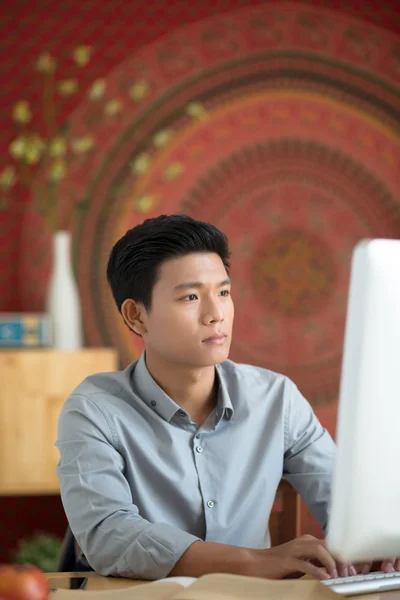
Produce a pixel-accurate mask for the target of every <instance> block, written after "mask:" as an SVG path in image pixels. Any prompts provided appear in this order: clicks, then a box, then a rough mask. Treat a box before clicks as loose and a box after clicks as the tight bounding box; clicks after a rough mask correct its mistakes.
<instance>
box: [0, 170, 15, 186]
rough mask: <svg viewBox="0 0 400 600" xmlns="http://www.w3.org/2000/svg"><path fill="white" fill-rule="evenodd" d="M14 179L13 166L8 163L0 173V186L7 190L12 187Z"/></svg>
mask: <svg viewBox="0 0 400 600" xmlns="http://www.w3.org/2000/svg"><path fill="white" fill-rule="evenodd" d="M15 181H16V172H15V167H12V166H11V165H8V166H7V167H5V168H4V169H3V170H2V171H1V173H0V187H2V188H3V190H7V189H8V188H10V187H12V186H13V185H14V183H15Z"/></svg>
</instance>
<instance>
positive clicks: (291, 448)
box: [56, 355, 335, 579]
mask: <svg viewBox="0 0 400 600" xmlns="http://www.w3.org/2000/svg"><path fill="white" fill-rule="evenodd" d="M216 373H217V377H218V379H219V393H218V401H217V406H216V408H215V409H214V411H213V412H212V413H211V414H210V416H209V417H208V419H207V420H206V422H205V423H204V424H203V425H202V426H201V427H200V428H198V427H197V425H196V424H195V423H193V422H191V420H190V418H189V415H188V414H187V412H186V411H185V410H183V409H182V408H181V407H180V406H178V405H177V404H176V403H175V402H174V401H173V400H172V399H171V398H169V397H168V396H167V395H166V394H165V393H164V392H163V391H162V390H161V388H160V387H159V386H158V385H157V383H156V382H155V381H154V379H153V378H152V377H151V375H150V373H149V372H148V370H147V368H146V362H145V358H144V355H142V357H141V358H140V359H139V360H138V361H136V362H134V363H132V364H131V365H130V366H129V367H128V368H127V369H126V370H125V371H121V372H116V373H104V374H98V375H93V376H92V377H89V378H88V379H86V380H85V381H83V383H81V384H80V385H79V386H78V387H77V388H76V390H75V391H74V392H73V393H72V394H71V396H70V397H69V398H68V399H67V401H66V403H65V405H64V407H63V409H62V412H61V415H60V419H59V430H58V441H57V444H56V445H57V447H58V449H59V452H60V462H59V465H58V468H57V473H58V476H59V479H60V485H61V497H62V501H63V504H64V508H65V511H66V514H67V517H68V521H69V523H70V526H71V529H72V531H73V533H74V535H75V537H76V539H77V541H78V543H79V545H80V547H81V548H82V551H83V553H84V554H85V556H86V557H87V560H88V561H89V564H90V565H91V566H92V567H93V568H94V569H95V570H96V571H98V572H100V573H102V574H103V575H108V574H113V575H120V576H126V577H133V578H141V579H158V578H162V577H165V576H167V575H168V573H169V572H170V571H171V570H172V568H173V567H174V565H175V563H176V562H177V561H178V559H179V558H180V557H181V555H182V554H183V553H184V552H185V550H187V548H188V547H189V546H190V545H191V544H192V543H193V542H194V541H196V540H205V541H208V542H220V543H223V544H232V545H236V546H242V547H250V548H265V547H268V545H269V533H268V521H269V517H270V512H271V507H272V504H273V501H274V497H275V493H276V490H277V486H278V484H279V481H280V479H281V478H282V475H283V476H285V478H286V479H287V480H288V481H289V482H290V483H291V484H292V485H293V486H294V487H295V488H296V489H297V491H298V492H299V493H300V494H301V496H302V497H303V499H304V500H305V502H306V503H307V505H308V507H309V508H310V510H311V511H312V512H313V514H314V515H315V516H316V517H317V519H318V520H319V521H320V523H321V524H322V525H325V523H326V519H327V506H328V501H329V494H330V482H331V473H332V466H333V459H334V454H335V446H334V443H333V441H332V439H331V437H330V435H329V434H328V432H327V431H325V430H324V429H323V428H322V426H321V425H320V423H319V421H318V420H317V418H316V417H315V415H314V413H313V411H312V409H311V407H310V405H309V404H308V402H307V401H306V400H305V399H304V398H303V396H302V395H301V394H300V392H299V391H298V389H297V388H296V386H295V385H294V384H293V383H292V381H290V379H288V378H287V377H284V376H283V375H278V374H276V373H273V372H271V371H268V370H266V369H262V368H259V367H253V366H249V365H241V364H236V363H234V362H232V361H230V360H227V361H225V362H223V363H222V364H221V365H218V366H217V367H216Z"/></svg>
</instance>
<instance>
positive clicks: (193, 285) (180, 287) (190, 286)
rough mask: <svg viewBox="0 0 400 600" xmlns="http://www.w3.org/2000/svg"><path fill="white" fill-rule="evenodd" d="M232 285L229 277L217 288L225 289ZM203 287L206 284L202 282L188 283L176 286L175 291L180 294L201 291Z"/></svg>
mask: <svg viewBox="0 0 400 600" xmlns="http://www.w3.org/2000/svg"><path fill="white" fill-rule="evenodd" d="M231 283H232V280H231V279H229V277H228V278H227V279H224V280H223V281H221V283H219V284H218V285H217V287H219V288H220V287H224V286H225V285H231ZM202 287H204V284H203V283H201V281H187V282H185V283H180V284H179V285H176V286H175V287H174V291H176V292H178V291H179V290H189V289H200V288H202Z"/></svg>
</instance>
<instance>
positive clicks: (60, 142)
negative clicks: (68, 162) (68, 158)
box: [49, 135, 67, 157]
mask: <svg viewBox="0 0 400 600" xmlns="http://www.w3.org/2000/svg"><path fill="white" fill-rule="evenodd" d="M66 153H67V142H66V140H65V138H63V137H62V136H61V135H58V136H57V137H55V138H53V139H52V140H51V142H50V145H49V154H50V156H53V157H56V156H64V155H65V154H66Z"/></svg>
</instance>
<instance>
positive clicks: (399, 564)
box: [394, 558, 400, 571]
mask: <svg viewBox="0 0 400 600" xmlns="http://www.w3.org/2000/svg"><path fill="white" fill-rule="evenodd" d="M394 569H395V571H400V558H397V559H396V561H395V563H394Z"/></svg>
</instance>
